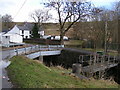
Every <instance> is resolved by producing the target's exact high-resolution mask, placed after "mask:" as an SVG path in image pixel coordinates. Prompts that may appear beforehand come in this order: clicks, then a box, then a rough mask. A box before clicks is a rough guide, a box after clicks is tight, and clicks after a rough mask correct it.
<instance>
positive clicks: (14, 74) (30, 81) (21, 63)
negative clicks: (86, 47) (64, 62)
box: [7, 56, 118, 88]
mask: <svg viewBox="0 0 120 90" xmlns="http://www.w3.org/2000/svg"><path fill="white" fill-rule="evenodd" d="M7 70H8V75H9V77H10V80H11V81H12V83H13V84H14V86H15V87H19V88H117V87H118V85H117V84H116V83H114V82H110V81H105V80H94V79H91V80H80V79H79V78H77V77H73V76H70V75H69V74H65V73H66V72H67V73H68V72H70V70H66V69H63V68H58V67H50V68H49V67H46V66H45V65H43V64H41V63H40V62H39V61H36V60H31V59H28V58H26V57H23V56H15V57H13V58H11V64H10V66H9V67H8V68H7Z"/></svg>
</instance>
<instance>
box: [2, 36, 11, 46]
mask: <svg viewBox="0 0 120 90" xmlns="http://www.w3.org/2000/svg"><path fill="white" fill-rule="evenodd" d="M9 41H10V36H2V44H9Z"/></svg>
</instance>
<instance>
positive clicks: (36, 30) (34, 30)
mask: <svg viewBox="0 0 120 90" xmlns="http://www.w3.org/2000/svg"><path fill="white" fill-rule="evenodd" d="M38 31H39V28H38V25H37V23H35V24H34V27H33V29H32V38H40V35H39V34H38Z"/></svg>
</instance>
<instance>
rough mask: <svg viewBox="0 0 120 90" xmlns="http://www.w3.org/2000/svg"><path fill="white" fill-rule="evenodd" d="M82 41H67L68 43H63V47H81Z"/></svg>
mask: <svg viewBox="0 0 120 90" xmlns="http://www.w3.org/2000/svg"><path fill="white" fill-rule="evenodd" d="M82 43H83V41H81V40H69V41H64V44H65V45H68V46H69V45H73V46H77V45H82Z"/></svg>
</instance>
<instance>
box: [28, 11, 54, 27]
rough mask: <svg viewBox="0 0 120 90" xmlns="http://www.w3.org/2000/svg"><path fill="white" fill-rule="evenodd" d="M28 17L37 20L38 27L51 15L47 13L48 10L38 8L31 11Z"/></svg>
mask: <svg viewBox="0 0 120 90" xmlns="http://www.w3.org/2000/svg"><path fill="white" fill-rule="evenodd" d="M30 17H31V18H33V19H34V21H35V22H37V24H38V27H39V28H40V27H41V26H42V23H44V22H46V21H48V20H49V19H51V18H52V15H51V14H49V10H41V9H38V10H35V11H34V12H33V13H31V14H30Z"/></svg>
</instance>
